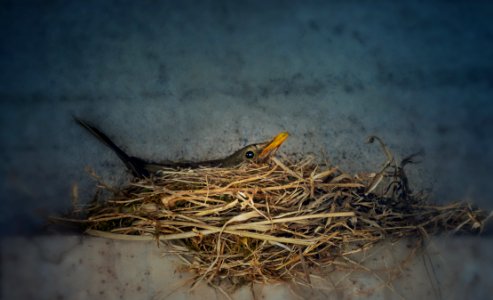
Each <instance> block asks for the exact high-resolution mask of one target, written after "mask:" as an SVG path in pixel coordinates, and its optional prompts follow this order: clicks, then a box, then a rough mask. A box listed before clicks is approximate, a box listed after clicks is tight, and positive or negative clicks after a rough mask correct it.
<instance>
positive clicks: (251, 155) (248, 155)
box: [245, 151, 255, 159]
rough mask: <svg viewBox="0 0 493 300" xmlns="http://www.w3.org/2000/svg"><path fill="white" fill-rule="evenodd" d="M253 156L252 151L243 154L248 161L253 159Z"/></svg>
mask: <svg viewBox="0 0 493 300" xmlns="http://www.w3.org/2000/svg"><path fill="white" fill-rule="evenodd" d="M254 156H255V153H253V151H247V152H246V153H245V157H246V158H250V159H251V158H253V157H254Z"/></svg>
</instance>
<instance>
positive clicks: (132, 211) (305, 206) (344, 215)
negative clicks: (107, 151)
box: [64, 137, 487, 285]
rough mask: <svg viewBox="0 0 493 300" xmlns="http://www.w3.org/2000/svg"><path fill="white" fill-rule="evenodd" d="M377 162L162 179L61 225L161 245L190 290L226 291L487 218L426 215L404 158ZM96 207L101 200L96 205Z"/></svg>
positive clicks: (193, 172) (164, 174)
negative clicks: (226, 286)
mask: <svg viewBox="0 0 493 300" xmlns="http://www.w3.org/2000/svg"><path fill="white" fill-rule="evenodd" d="M373 141H378V142H379V143H380V145H381V147H382V149H383V151H384V152H385V154H386V156H387V161H386V162H385V163H384V165H383V166H382V168H381V169H380V170H378V171H377V172H374V173H369V174H364V175H361V174H360V175H356V176H352V175H349V174H347V173H344V172H342V171H341V170H340V169H339V168H337V167H332V166H327V165H320V164H317V163H315V162H314V160H313V159H311V158H306V159H303V160H299V161H296V162H293V161H290V160H289V159H286V158H284V159H282V160H281V159H278V158H271V160H270V161H269V162H268V164H263V165H252V164H250V165H248V164H247V165H241V166H239V167H236V168H199V169H182V170H175V169H165V170H162V171H161V172H160V173H159V174H157V175H156V176H154V177H153V178H149V179H145V180H139V181H135V182H132V183H130V184H128V185H127V186H125V187H123V188H120V189H118V190H114V189H112V188H110V187H108V186H106V185H104V184H100V188H101V190H105V191H109V195H110V196H109V197H104V198H105V199H96V200H95V201H93V202H92V203H91V204H90V205H89V206H87V207H85V208H83V209H82V212H80V211H78V212H77V215H78V216H79V218H73V217H71V218H66V219H64V220H70V221H73V222H78V223H81V224H83V225H84V226H85V228H86V232H87V233H88V234H90V235H93V236H99V237H105V238H111V239H122V240H138V241H149V240H156V241H158V242H165V243H166V244H167V245H168V247H169V248H168V249H169V252H171V253H174V254H176V255H178V256H179V257H180V258H181V259H182V260H183V261H184V263H185V264H186V265H187V266H188V268H189V269H190V270H192V271H195V272H196V274H197V276H196V282H199V281H200V280H206V281H208V282H211V283H215V284H217V282H218V281H222V280H225V279H227V280H228V281H229V282H230V283H233V284H234V285H240V284H245V283H252V282H272V281H284V280H292V279H300V278H301V279H302V280H304V279H306V280H305V281H306V282H308V283H309V281H310V276H309V275H308V274H310V273H312V272H320V271H323V270H327V269H328V268H327V267H329V266H334V265H337V264H341V263H342V262H341V261H344V259H342V260H341V259H340V258H344V257H347V256H348V255H351V254H354V253H357V252H360V251H362V250H365V249H369V248H370V247H372V246H373V245H374V244H375V243H377V242H379V241H382V240H384V239H401V238H404V237H417V238H420V239H423V238H426V236H428V235H432V234H437V233H441V232H450V231H452V232H458V231H466V232H471V231H473V232H476V231H480V230H481V229H482V228H483V226H484V223H485V221H486V219H487V215H486V214H485V213H484V212H483V211H480V210H477V209H474V208H472V207H471V206H470V205H466V204H460V203H454V204H447V205H433V204H431V203H428V202H427V201H426V200H425V197H423V195H421V194H419V193H413V192H412V191H411V190H410V188H409V186H408V182H407V177H406V174H405V172H404V167H405V166H406V164H409V163H412V162H413V160H414V158H415V156H410V157H408V158H406V159H404V160H402V161H401V162H400V163H397V162H396V161H395V160H394V158H393V156H392V155H391V153H390V152H389V151H388V149H387V147H386V146H385V145H384V144H383V143H382V142H381V140H380V139H378V138H376V137H371V138H370V140H369V142H373ZM100 198H101V197H100Z"/></svg>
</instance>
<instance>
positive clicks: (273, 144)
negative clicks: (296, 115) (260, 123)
mask: <svg viewBox="0 0 493 300" xmlns="http://www.w3.org/2000/svg"><path fill="white" fill-rule="evenodd" d="M288 136H289V133H287V132H281V133H279V134H278V135H276V137H275V138H274V139H272V141H270V142H269V143H268V144H267V146H265V148H264V149H263V150H262V152H260V155H259V157H260V158H261V159H263V158H265V157H267V155H269V154H270V153H272V152H273V151H275V150H277V148H279V147H280V146H281V144H282V143H284V141H285V140H286V139H287V138H288Z"/></svg>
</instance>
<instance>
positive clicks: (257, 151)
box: [74, 116, 289, 178]
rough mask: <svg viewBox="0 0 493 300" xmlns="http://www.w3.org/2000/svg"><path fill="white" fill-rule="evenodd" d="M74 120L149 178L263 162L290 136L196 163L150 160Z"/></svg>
mask: <svg viewBox="0 0 493 300" xmlns="http://www.w3.org/2000/svg"><path fill="white" fill-rule="evenodd" d="M74 120H75V122H76V123H77V124H79V125H80V126H82V127H83V128H85V129H86V130H87V131H89V132H90V133H91V134H92V135H93V136H95V137H96V138H97V139H98V140H99V141H100V142H102V143H103V144H104V145H106V146H107V147H109V148H110V149H111V150H113V152H115V154H116V155H117V156H118V157H119V158H120V160H121V161H122V162H123V163H124V164H125V166H126V167H127V169H128V170H129V171H130V172H131V173H132V175H133V176H134V177H137V178H149V177H151V176H152V175H155V174H156V173H158V172H159V171H160V170H163V169H185V168H190V169H194V168H199V167H219V168H228V167H235V166H238V165H240V164H242V163H244V162H255V163H261V162H264V161H266V160H267V158H269V157H270V156H271V155H272V154H273V153H274V152H275V151H276V150H277V149H278V148H279V147H280V146H281V144H282V143H284V141H285V140H286V139H287V138H288V136H289V133H287V132H281V133H279V134H277V135H276V136H275V137H274V138H273V139H272V140H270V141H267V142H262V143H255V144H250V145H247V146H245V147H243V148H241V149H239V150H237V151H235V152H233V153H232V154H230V155H228V156H226V157H224V158H222V159H213V160H206V161H198V162H193V161H182V162H175V161H161V162H153V161H148V160H145V159H142V158H139V157H135V156H130V155H128V154H127V153H126V152H125V151H123V150H122V149H121V148H120V147H119V146H117V145H116V144H115V143H114V142H113V141H112V140H111V139H110V138H109V137H108V136H107V135H106V134H105V133H103V132H102V131H101V130H99V129H98V128H97V127H96V126H94V125H92V124H91V123H90V122H87V121H85V120H82V119H80V118H78V117H75V116H74Z"/></svg>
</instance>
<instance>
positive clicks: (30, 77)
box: [0, 0, 493, 299]
mask: <svg viewBox="0 0 493 300" xmlns="http://www.w3.org/2000/svg"><path fill="white" fill-rule="evenodd" d="M491 15H493V5H492V4H491V3H490V2H488V1H474V2H473V3H469V2H468V1H454V2H452V3H449V2H441V1H432V2H430V1H413V2H406V3H397V2H395V1H379V2H378V3H377V4H376V3H374V2H373V1H361V2H360V1H308V2H307V1H268V2H264V1H235V2H233V1H180V2H177V1H139V2H136V1H96V0H92V1H2V2H0V141H1V147H0V155H1V158H2V164H0V193H1V195H2V196H1V198H0V199H1V200H0V234H1V238H2V273H1V276H2V295H4V296H6V297H7V298H8V297H10V296H15V295H16V294H12V293H11V291H10V285H11V284H10V283H13V282H15V283H21V285H22V286H33V287H37V286H40V284H42V283H44V282H45V281H44V280H45V278H44V277H43V276H44V275H46V274H50V276H52V277H53V282H61V281H60V280H62V279H63V280H66V281H67V282H71V283H70V284H68V283H67V284H68V285H67V289H65V290H60V293H62V294H63V295H65V296H64V297H65V298H81V297H82V298H83V297H84V295H86V296H87V295H96V293H97V290H98V285H97V284H96V283H95V282H94V281H91V280H92V279H91V276H92V274H93V271H94V269H91V268H88V269H86V271H85V272H83V273H81V275H80V276H81V277H77V276H78V275H76V274H78V273H74V277H73V279H72V280H73V281H70V279H68V278H64V276H65V274H66V273H67V272H70V271H69V269H70V265H67V263H68V262H65V260H62V261H60V263H55V264H53V265H50V267H49V268H48V269H50V268H51V269H50V270H49V271H47V270H48V269H47V268H45V267H44V266H45V265H46V264H49V263H50V262H49V259H48V261H47V260H46V258H45V257H43V256H36V255H34V254H33V255H34V256H32V257H31V256H29V255H27V254H26V255H27V256H26V257H25V258H23V259H20V260H19V261H18V264H19V266H20V267H19V268H17V267H16V266H17V264H16V263H15V262H14V263H12V262H9V261H10V258H9V256H6V253H10V252H11V251H13V252H18V253H23V251H35V250H33V249H31V248H32V247H35V246H33V245H32V243H37V242H34V241H38V240H42V241H43V242H42V243H45V244H50V245H51V246H50V247H54V248H55V249H54V251H61V249H66V247H68V246H69V245H71V241H72V240H73V238H64V237H57V236H50V237H47V236H45V235H44V232H45V229H44V224H45V219H46V217H47V216H48V215H50V214H53V213H55V212H59V211H63V210H64V209H67V208H68V207H70V194H71V189H72V187H73V185H74V184H76V185H77V186H78V187H79V191H80V198H81V199H82V200H87V199H89V198H90V196H91V194H92V192H93V191H94V188H93V182H92V181H91V179H89V177H88V176H87V174H86V173H85V171H84V168H85V167H86V166H91V167H92V168H94V169H95V170H96V172H97V173H98V174H100V175H101V176H102V177H103V178H105V179H106V180H107V181H110V182H113V183H116V184H118V183H122V182H124V180H126V179H125V171H124V169H123V166H122V164H121V163H120V162H119V161H118V159H117V158H116V157H115V156H114V155H113V154H112V153H110V152H109V151H108V150H107V149H105V148H104V147H103V146H101V145H99V144H98V142H97V141H95V140H94V139H93V138H91V137H90V136H88V135H87V134H86V133H85V132H83V131H82V130H81V129H80V128H78V127H77V126H76V125H75V124H74V123H73V121H72V120H71V118H72V115H74V114H75V115H77V116H80V117H83V118H86V119H88V120H90V121H92V122H94V123H96V124H98V125H99V126H100V127H101V128H102V129H104V131H106V132H107V133H108V134H109V135H110V136H112V137H114V138H115V141H117V143H119V144H121V145H123V146H125V148H126V149H127V150H129V151H130V152H131V153H132V154H134V155H137V156H141V157H144V158H149V159H154V160H159V159H174V160H180V159H191V160H194V159H209V158H215V157H220V156H222V155H225V154H227V153H229V152H230V151H232V150H234V149H236V148H239V147H241V146H243V145H245V144H247V143H250V142H255V141H263V140H264V139H267V138H270V137H271V136H272V135H273V134H275V133H277V132H278V131H281V130H287V131H289V132H290V133H291V138H290V139H289V142H288V143H287V144H286V145H285V146H283V148H282V151H284V152H285V153H291V154H292V153H298V154H300V153H301V154H307V153H315V154H316V155H320V156H321V155H325V156H327V157H329V158H330V159H331V161H332V162H333V163H334V164H337V165H339V166H340V167H341V168H343V169H346V170H350V171H367V170H373V169H374V168H375V167H377V166H379V164H380V163H381V161H382V160H383V159H384V158H383V155H382V153H380V151H379V149H378V148H377V147H375V146H373V145H371V146H368V145H365V144H364V141H365V139H366V137H367V136H368V135H370V134H377V135H379V136H380V137H382V138H384V139H385V141H386V142H387V143H388V144H389V146H390V147H391V149H392V150H393V151H394V153H395V154H396V155H397V156H399V157H402V156H405V155H408V154H410V153H413V152H416V151H418V150H424V151H425V153H426V156H425V158H424V160H423V162H422V164H420V165H418V166H416V167H415V168H413V169H412V170H409V173H410V175H411V180H412V182H413V183H414V186H415V187H416V188H419V189H426V190H428V191H429V192H430V194H431V196H430V197H431V199H433V200H434V201H438V202H442V203H445V202H449V201H453V200H467V201H471V202H473V203H475V204H477V205H479V206H482V207H484V208H485V209H492V208H493V202H492V201H491V169H492V168H493V155H492V149H493V139H492V135H491V131H492V130H493V118H492V115H493V105H492V102H491V101H492V96H493V23H492V22H491ZM38 235H40V236H38ZM28 237H29V238H28ZM31 239H32V241H31ZM459 239H461V238H459ZM490 239H491V238H489V237H486V238H483V239H478V240H474V242H473V243H472V244H471V245H470V247H472V248H471V249H478V250H474V251H473V250H471V251H468V250H461V249H455V248H454V249H449V250H451V253H450V255H451V257H455V258H457V260H456V261H454V262H453V263H454V266H456V267H457V269H454V272H456V274H463V275H461V276H464V278H476V277H474V276H479V277H478V278H480V279H478V281H479V282H483V283H484V284H479V285H478V286H477V287H476V286H474V287H475V289H476V288H477V289H479V290H478V291H477V294H474V295H476V296H477V298H479V299H480V298H487V295H489V294H488V291H490V292H491V290H488V288H490V287H489V286H488V284H486V282H492V278H491V274H492V273H491V272H489V273H488V272H482V269H483V268H484V270H491V266H492V264H491V261H489V260H487V259H485V261H480V260H479V259H480V258H478V257H476V255H475V253H476V252H475V251H486V250H488V249H491V240H490ZM87 243H95V244H94V247H96V248H98V249H99V250H98V251H105V252H106V253H109V252H112V251H114V250H113V248H111V247H110V246H108V245H106V244H104V242H101V243H100V242H92V241H91V242H87ZM458 243H459V244H460V242H458ZM6 245H7V246H6ZM84 245H85V244H83V245H81V246H80V249H78V250H77V251H79V252H77V253H78V255H79V256H77V255H76V256H74V258H71V259H75V257H81V258H82V257H91V256H92V255H93V253H92V252H91V250H87V249H88V248H87V247H86V246H84ZM118 247H119V248H120V247H121V249H123V250H122V251H127V252H125V253H130V252H133V253H135V256H136V257H140V259H142V262H143V263H144V264H145V265H155V264H160V263H161V262H162V260H161V258H158V257H157V256H147V255H146V253H149V251H157V250H155V249H152V248H147V246H131V245H127V244H122V245H118ZM127 247H128V248H127ZM132 247H135V248H132ZM138 247H142V248H138ZM149 247H150V246H149ZM468 247H469V246H467V247H465V248H466V249H470V248H468ZM76 248H79V246H76ZM84 249H85V250H84ZM125 249H126V250H125ZM6 251H8V252H6ZM84 251H86V252H84ZM92 251H96V250H92ZM460 251H464V253H462V252H460ZM459 253H461V254H463V255H465V257H466V258H467V259H463V258H462V257H461V256H460V255H459ZM482 253H484V252H482ZM29 257H31V258H29ZM26 259H31V260H29V261H26ZM481 259H482V258H481ZM124 263H126V262H124V261H123V260H115V268H123V266H124V265H123V264H124ZM162 263H163V264H166V263H167V262H162ZM26 264H28V265H29V266H32V268H33V270H36V272H40V273H39V276H32V274H31V275H29V274H24V272H25V271H26V269H25V268H22V266H23V265H24V266H26ZM97 265H98V261H94V262H93V266H94V268H96V266H97ZM475 266H481V268H480V269H481V270H479V271H477V272H476V271H472V270H476V269H475V268H476V267H475ZM118 270H121V269H118ZM45 272H48V273H45ZM50 272H51V273H50ZM162 272H165V271H162ZM417 272H418V271H417ZM475 272H476V273H475ZM165 273H166V272H165ZM43 274H44V275H43ZM475 274H477V275H475ZM28 275H29V276H28ZM422 275H423V274H421V273H419V272H418V273H416V276H413V277H412V278H410V279H409V280H411V282H414V281H413V280H418V278H423V276H422ZM84 276H85V277H84ZM12 278H14V279H15V281H11V280H13V279H12ZM468 280H469V279H468ZM471 280H472V279H471ZM473 281H474V282H476V281H475V279H474V280H473ZM76 282H78V283H80V284H82V283H81V282H86V286H88V292H87V293H89V294H81V295H82V296H80V295H79V296H78V295H76V294H71V293H70V291H71V290H72V288H69V286H71V284H72V285H74V284H75V283H76ZM115 282H117V281H115ZM456 282H462V281H460V280H459V281H456ZM471 282H472V281H471ZM64 284H65V283H61V284H60V285H61V286H62V287H63V286H65V285H64ZM115 284H116V283H115ZM154 284H155V281H152V282H150V283H149V285H148V286H146V288H143V291H144V292H142V294H140V295H141V296H142V298H144V299H145V298H149V297H150V296H149V295H151V294H152V295H154V294H153V293H152V292H151V291H154V290H156V289H154V288H155V287H154ZM156 284H157V283H156ZM471 284H472V283H471ZM62 289H63V288H62ZM450 289H451V290H453V291H455V292H454V293H455V294H457V295H465V294H464V293H465V292H466V291H467V289H468V288H467V286H462V285H458V284H455V285H452V286H451V287H450ZM25 290H29V289H25ZM33 291H34V292H35V293H36V295H37V296H39V298H45V299H49V298H50V296H53V295H54V294H53V293H52V292H53V291H54V290H45V289H39V288H36V289H34V290H33ZM50 291H51V292H50ZM23 292H24V290H23ZM45 292H46V294H44V293H45ZM26 293H27V292H26ZM126 293H127V292H125V293H124V295H127V294H126ZM128 293H130V292H128ZM279 293H282V292H281V290H279ZM410 293H411V294H406V295H407V296H406V298H409V299H412V298H414V297H413V295H417V294H412V293H418V291H417V290H413V292H410ZM22 295H26V296H27V294H22ZM128 295H130V294H128ZM112 296H115V298H117V297H116V296H117V294H111V296H107V297H106V298H108V299H109V298H114V297H112ZM245 297H246V296H245ZM433 297H434V296H433V295H431V296H429V298H430V299H432V298H433ZM425 298H426V297H425ZM50 299H51V298H50Z"/></svg>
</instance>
